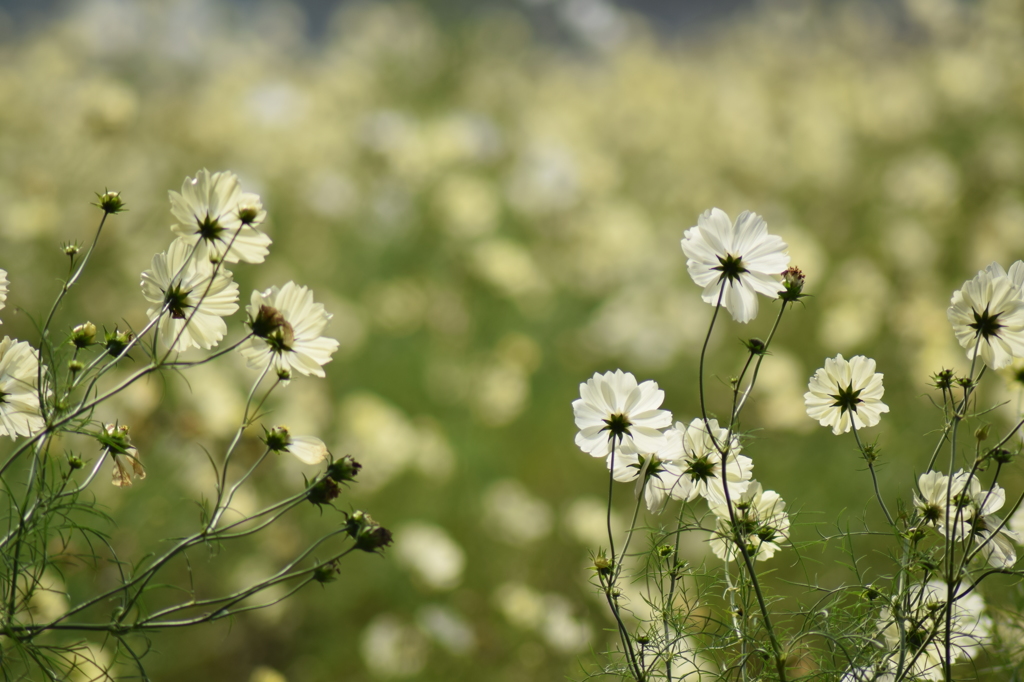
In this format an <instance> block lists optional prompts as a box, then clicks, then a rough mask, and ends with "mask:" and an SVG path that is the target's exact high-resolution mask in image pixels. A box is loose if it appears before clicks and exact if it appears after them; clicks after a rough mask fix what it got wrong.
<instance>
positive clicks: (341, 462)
mask: <svg viewBox="0 0 1024 682" xmlns="http://www.w3.org/2000/svg"><path fill="white" fill-rule="evenodd" d="M278 428H280V427H278ZM276 431H277V429H271V430H270V431H268V432H267V440H266V443H267V447H270V448H271V449H274V447H273V446H272V445H271V438H272V436H273V435H274V434H275V432H276ZM285 435H286V436H287V431H285ZM362 468H363V465H362V464H360V463H359V462H357V461H356V460H355V459H353V458H352V455H345V456H344V457H342V458H341V459H338V460H332V461H331V463H330V464H329V465H328V466H327V473H326V474H325V475H324V476H323V477H322V478H320V479H319V480H317V481H316V482H315V483H314V484H313V485H312V486H310V488H309V490H308V491H307V492H306V499H308V500H309V501H310V502H312V503H313V504H315V505H322V504H329V503H330V502H331V501H332V500H334V499H335V498H336V497H338V495H340V494H341V485H340V484H342V483H349V482H350V481H354V480H356V474H358V473H359V470H360V469H362Z"/></svg>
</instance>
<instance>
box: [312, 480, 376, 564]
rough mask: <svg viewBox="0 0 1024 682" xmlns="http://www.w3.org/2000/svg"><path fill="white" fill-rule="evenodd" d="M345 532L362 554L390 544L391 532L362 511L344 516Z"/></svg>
mask: <svg viewBox="0 0 1024 682" xmlns="http://www.w3.org/2000/svg"><path fill="white" fill-rule="evenodd" d="M328 480H329V479H328ZM345 532H347V533H348V534H349V536H350V537H351V538H352V539H353V540H355V544H356V548H357V549H361V550H363V551H364V552H376V551H377V550H378V549H384V548H385V547H387V546H388V545H390V544H391V531H389V530H388V529H387V528H385V527H384V526H382V525H380V524H379V523H377V522H376V521H374V520H373V518H371V517H370V515H369V514H367V513H366V512H364V511H354V512H352V513H351V514H347V515H346V519H345Z"/></svg>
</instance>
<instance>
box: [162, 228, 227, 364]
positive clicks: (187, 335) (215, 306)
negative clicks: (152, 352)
mask: <svg viewBox="0 0 1024 682" xmlns="http://www.w3.org/2000/svg"><path fill="white" fill-rule="evenodd" d="M190 251H191V248H190V247H189V245H188V243H187V242H186V241H185V240H182V239H175V240H174V241H173V242H172V243H171V246H170V247H169V248H168V249H167V252H166V253H158V254H156V255H155V256H153V264H152V267H151V269H149V270H146V271H145V272H143V273H142V295H143V296H145V297H146V300H147V301H149V302H150V303H152V304H153V307H152V308H150V309H149V310H147V311H146V314H147V315H148V316H149V319H150V320H152V319H153V318H155V317H157V316H159V317H160V322H159V323H158V326H159V329H160V338H161V339H162V340H163V342H164V344H166V345H167V346H168V347H170V348H171V350H175V351H185V350H188V349H189V348H193V347H195V348H206V349H209V348H212V347H214V346H216V345H217V344H218V343H219V342H220V340H221V339H222V338H224V334H226V333H227V330H228V327H227V324H225V323H224V319H223V318H224V317H226V316H227V315H231V314H233V313H234V312H235V311H236V310H238V285H237V284H236V283H235V282H234V281H232V277H231V273H230V272H229V271H228V270H227V269H225V268H223V267H220V268H216V269H215V268H214V266H213V265H212V264H211V263H209V262H208V261H205V260H202V259H198V258H196V257H191V258H190V257H189V253H190Z"/></svg>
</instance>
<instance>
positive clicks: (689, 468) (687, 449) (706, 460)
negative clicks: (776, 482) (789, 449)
mask: <svg viewBox="0 0 1024 682" xmlns="http://www.w3.org/2000/svg"><path fill="white" fill-rule="evenodd" d="M708 427H710V430H709V429H708ZM665 435H666V437H667V438H668V440H669V441H670V442H672V443H673V444H675V447H676V448H678V454H677V455H676V457H675V462H676V463H677V464H678V465H679V468H680V469H682V470H683V477H684V478H686V479H687V481H688V483H689V485H688V486H687V487H686V488H684V489H686V490H687V497H686V500H687V501H690V500H694V499H696V498H697V497H698V496H699V497H703V498H704V499H705V500H707V501H708V504H724V503H725V487H724V485H723V483H722V453H721V451H722V450H726V449H728V464H727V465H726V468H725V475H726V480H727V481H728V483H729V497H730V498H732V499H734V500H735V499H737V498H738V497H739V496H740V495H742V494H743V493H744V492H746V490H747V487H748V486H749V485H750V478H751V476H752V474H753V468H754V462H753V461H752V460H751V459H750V458H749V457H746V456H745V455H741V454H739V453H740V439H739V438H738V437H737V436H736V434H732V436H731V437H730V436H729V431H728V429H723V428H721V427H719V426H718V420H717V419H709V420H708V421H707V424H705V423H704V420H703V419H701V418H700V417H697V418H696V419H694V420H693V421H691V422H690V423H689V425H686V424H683V422H676V424H675V426H673V427H672V428H671V429H669V430H668V432H667V433H666V434H665Z"/></svg>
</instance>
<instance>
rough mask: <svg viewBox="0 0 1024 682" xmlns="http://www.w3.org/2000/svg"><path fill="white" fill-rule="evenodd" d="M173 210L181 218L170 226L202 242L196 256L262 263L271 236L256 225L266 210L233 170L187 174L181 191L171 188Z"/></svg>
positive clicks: (265, 213)
mask: <svg viewBox="0 0 1024 682" xmlns="http://www.w3.org/2000/svg"><path fill="white" fill-rule="evenodd" d="M168 195H169V196H170V199H171V213H172V214H174V217H175V218H177V219H178V220H179V221H180V222H179V223H178V224H176V225H172V226H171V229H172V230H174V232H175V233H176V234H178V235H180V236H181V238H182V239H184V240H185V241H186V242H187V243H188V244H195V243H196V242H201V243H200V245H199V247H198V251H197V253H196V258H199V259H201V260H218V261H219V260H225V261H227V262H228V263H237V262H238V261H244V262H246V263H262V262H263V260H264V259H265V258H266V257H267V253H269V248H268V247H269V246H270V237H268V236H267V235H265V234H263V233H262V232H260V231H259V230H257V229H256V226H257V225H259V224H260V223H262V222H263V220H264V218H266V216H267V212H266V211H265V210H263V204H262V203H261V202H260V198H259V196H257V195H256V194H252V193H250V192H243V191H242V186H241V184H239V182H238V176H237V175H235V174H234V173H229V172H226V171H225V172H221V173H210V172H209V171H208V170H206V169H205V168H204V169H203V170H201V171H199V172H198V173H196V177H195V178H185V182H184V183H183V184H182V186H181V194H179V193H177V192H174V191H169V192H168Z"/></svg>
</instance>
